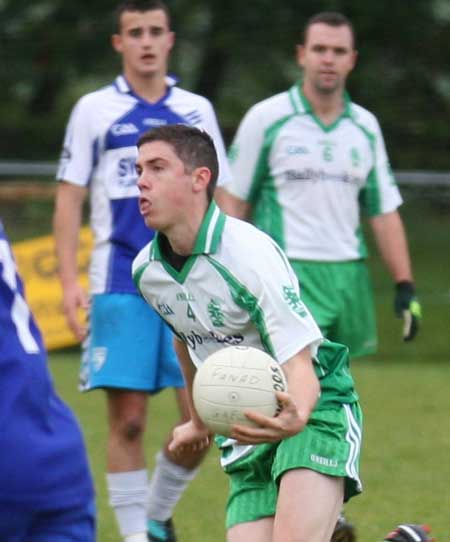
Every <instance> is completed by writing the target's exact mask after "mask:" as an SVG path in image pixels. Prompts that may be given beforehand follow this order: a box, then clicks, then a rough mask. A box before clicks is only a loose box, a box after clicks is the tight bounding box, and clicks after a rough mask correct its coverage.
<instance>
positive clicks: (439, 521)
mask: <svg viewBox="0 0 450 542" xmlns="http://www.w3.org/2000/svg"><path fill="white" fill-rule="evenodd" d="M403 214H404V217H405V223H406V226H407V230H408V236H409V240H410V247H411V253H412V257H413V260H414V267H415V275H416V282H417V285H418V288H419V295H420V299H421V302H422V306H423V313H424V319H423V324H422V328H421V332H420V336H419V337H418V338H417V340H416V341H414V342H413V343H410V344H404V343H402V342H401V340H400V322H399V321H398V320H396V319H395V318H394V316H393V311H392V303H393V287H392V284H391V281H390V279H389V278H388V277H387V275H386V273H385V272H384V271H383V269H382V267H381V265H380V264H379V262H378V260H377V258H373V262H372V263H371V267H372V270H373V277H374V285H375V293H376V299H377V311H378V321H379V336H380V348H379V352H378V354H377V355H375V356H372V357H370V358H365V359H359V360H355V361H354V362H353V374H354V376H355V380H356V383H357V388H358V391H359V393H360V396H361V403H362V406H363V409H364V414H365V435H364V437H365V438H364V446H363V455H362V477H363V481H364V484H365V491H364V493H363V494H362V495H361V496H360V497H358V498H355V499H353V500H352V501H351V502H350V503H349V504H348V505H347V506H346V515H347V516H348V518H349V519H350V520H351V521H353V522H354V523H355V524H356V526H357V530H358V535H359V536H358V542H376V541H379V540H382V538H383V535H384V534H386V533H387V532H388V531H389V530H390V529H391V528H393V527H394V526H395V525H397V524H398V523H400V522H411V523H420V522H427V523H429V524H430V525H431V526H432V529H433V534H434V535H435V536H436V537H437V538H438V540H440V541H442V542H443V541H446V540H450V521H449V511H450V489H449V483H448V481H449V480H450V461H449V460H448V457H449V454H450V431H449V429H448V428H449V423H450V338H449V331H448V330H449V322H450V273H449V269H450V250H449V239H450V216H449V214H450V213H448V204H447V210H446V213H442V212H439V210H438V209H436V208H435V207H434V208H432V207H431V206H430V205H429V203H428V202H422V201H419V200H417V199H412V200H411V202H410V203H408V204H407V205H405V208H404V211H403ZM7 226H8V225H7ZM7 229H8V231H9V232H11V227H9V228H7ZM12 236H13V237H14V238H15V239H20V238H22V235H21V233H20V232H18V231H17V229H16V231H15V232H13V235H12ZM78 357H79V355H78V352H77V351H74V350H70V351H63V352H58V353H52V354H51V356H50V366H51V370H52V372H53V375H54V378H55V382H56V386H57V388H58V390H59V392H60V394H61V395H62V396H63V398H64V399H65V400H66V401H67V402H68V403H69V404H70V405H71V406H72V407H73V409H74V411H75V412H76V414H77V415H78V417H79V419H80V422H81V425H82V427H83V430H84V434H85V437H86V441H87V446H88V450H89V455H90V459H91V465H92V470H93V473H94V477H95V481H96V486H97V492H98V528H99V536H98V540H99V542H116V541H119V540H120V537H119V535H118V532H117V529H116V525H115V521H114V518H113V516H112V513H111V511H110V509H109V507H108V505H107V496H106V488H105V476H104V472H105V457H104V456H105V454H104V450H105V439H106V424H105V419H106V415H105V405H104V398H103V395H102V393H98V392H97V393H96V392H94V393H90V394H85V395H81V394H79V393H78V391H77V390H76V381H77V372H78ZM174 420H175V412H174V401H172V396H171V392H170V391H166V392H163V393H162V394H160V395H159V396H157V397H155V398H154V399H152V401H151V406H150V420H149V425H148V432H147V442H148V460H149V466H150V468H151V467H152V465H153V457H154V455H155V453H156V451H157V448H158V447H159V444H160V443H161V442H162V440H163V438H164V436H165V434H166V432H167V429H168V427H169V426H170V425H171V424H172V423H173V422H174ZM226 492H227V481H226V477H225V475H224V474H223V473H222V472H221V470H220V468H219V466H218V454H217V452H216V450H213V451H211V452H210V454H209V456H208V458H207V460H206V462H205V464H204V466H203V468H202V470H201V472H200V474H199V476H198V477H197V479H196V480H195V481H194V482H193V483H192V484H191V486H190V487H189V489H188V491H187V493H186V494H185V497H184V498H183V500H182V501H181V503H180V505H179V506H178V508H177V511H176V515H175V520H176V525H177V530H178V532H179V539H180V542H198V541H201V542H209V541H211V542H218V541H223V540H225V537H224V528H223V509H224V505H225V498H226Z"/></svg>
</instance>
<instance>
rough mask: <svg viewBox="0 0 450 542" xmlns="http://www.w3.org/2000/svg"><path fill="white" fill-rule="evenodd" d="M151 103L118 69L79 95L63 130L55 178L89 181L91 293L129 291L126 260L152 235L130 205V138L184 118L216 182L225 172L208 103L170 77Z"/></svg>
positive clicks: (133, 190) (134, 202)
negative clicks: (206, 140)
mask: <svg viewBox="0 0 450 542" xmlns="http://www.w3.org/2000/svg"><path fill="white" fill-rule="evenodd" d="M167 81H168V87H167V92H166V94H165V95H164V96H163V97H162V98H161V99H160V100H159V101H158V102H156V103H153V104H152V103H149V102H147V101H146V100H144V99H142V98H141V97H139V96H137V95H136V94H135V93H134V92H133V90H132V89H131V88H130V86H129V85H128V83H127V81H126V79H125V78H124V77H123V76H119V77H117V78H116V80H115V81H114V82H113V83H112V84H111V85H109V86H107V87H105V88H102V89H99V90H97V91H95V92H92V93H90V94H87V95H85V96H83V97H82V98H81V99H80V100H79V101H78V102H77V104H76V105H75V107H74V109H73V111H72V115H71V117H70V120H69V124H68V126H67V130H66V136H65V140H64V148H63V152H62V155H61V159H60V164H59V169H58V172H57V178H58V179H59V180H64V181H67V182H70V183H73V184H76V185H79V186H86V187H87V186H89V189H90V204H91V228H92V231H93V234H94V238H95V246H94V252H93V255H92V260H91V268H90V283H91V291H92V293H105V292H128V293H135V292H136V288H135V286H134V284H133V281H132V279H131V264H132V261H133V259H134V258H135V256H136V255H137V253H138V252H139V250H140V249H141V248H142V247H143V246H144V245H145V244H146V243H148V242H149V241H150V240H151V239H152V238H153V235H154V232H152V231H151V230H149V229H148V228H147V226H146V225H145V224H144V221H143V219H142V217H141V215H140V214H139V210H138V195H139V191H138V188H137V185H136V182H137V174H136V171H135V162H136V157H137V149H136V143H137V140H138V138H139V136H140V135H141V134H142V133H143V132H146V131H147V130H149V129H151V128H154V127H156V126H161V125H165V124H179V123H182V124H189V125H192V126H196V127H198V128H202V129H204V130H206V131H207V132H208V133H209V134H210V136H211V137H212V138H213V140H214V143H215V145H216V149H217V153H218V156H219V168H220V172H219V181H218V184H224V183H225V182H228V180H229V177H230V172H229V167H228V163H227V158H226V153H225V148H224V144H223V140H222V136H221V134H220V129H219V126H218V123H217V119H216V116H215V113H214V109H213V107H212V105H211V103H210V102H209V101H208V100H207V99H206V98H204V97H202V96H199V95H198V94H193V93H192V92H188V91H186V90H183V89H180V88H178V87H176V86H175V85H174V80H172V79H170V78H168V79H167Z"/></svg>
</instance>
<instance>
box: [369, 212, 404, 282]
mask: <svg viewBox="0 0 450 542" xmlns="http://www.w3.org/2000/svg"><path fill="white" fill-rule="evenodd" d="M370 225H371V227H372V230H373V233H374V236H375V240H376V243H377V247H378V250H379V252H380V254H381V257H382V258H383V261H384V263H385V265H386V267H387V268H388V270H389V272H390V274H391V275H392V278H393V279H394V282H400V281H404V280H407V281H412V271H411V262H410V258H409V251H408V244H407V240H406V234H405V229H404V227H403V222H402V219H401V217H400V215H399V213H398V211H392V212H390V213H384V214H381V215H378V216H375V217H373V218H372V219H371V220H370Z"/></svg>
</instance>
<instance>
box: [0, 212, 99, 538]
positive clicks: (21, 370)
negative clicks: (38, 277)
mask: <svg viewBox="0 0 450 542" xmlns="http://www.w3.org/2000/svg"><path fill="white" fill-rule="evenodd" d="M0 448H1V453H0V540H2V542H34V541H36V542H38V541H41V540H45V541H46V542H94V540H95V510H94V490H93V486H92V480H91V475H90V473H89V468H88V461H87V457H86V451H85V448H84V444H83V440H82V436H81V431H80V429H79V427H78V423H77V421H76V419H75V417H74V415H73V414H72V412H71V411H70V409H69V408H68V407H67V405H65V404H64V403H63V401H61V399H60V398H59V397H58V395H57V393H56V391H55V388H54V386H53V382H52V379H51V376H50V373H49V371H48V367H47V354H46V351H45V348H44V345H43V342H42V337H41V334H40V332H39V329H38V328H37V325H36V322H35V320H34V318H33V315H32V314H31V312H30V309H29V307H28V304H27V302H26V299H25V293H24V287H23V284H22V280H21V278H20V276H19V274H18V271H17V267H16V263H15V261H14V257H13V254H12V251H11V247H10V244H9V241H8V239H7V237H6V234H5V231H4V229H3V225H2V223H1V221H0Z"/></svg>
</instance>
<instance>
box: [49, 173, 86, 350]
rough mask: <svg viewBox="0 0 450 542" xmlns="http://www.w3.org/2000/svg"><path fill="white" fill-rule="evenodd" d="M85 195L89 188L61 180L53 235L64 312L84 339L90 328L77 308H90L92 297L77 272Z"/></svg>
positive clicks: (71, 325)
mask: <svg viewBox="0 0 450 542" xmlns="http://www.w3.org/2000/svg"><path fill="white" fill-rule="evenodd" d="M86 194H87V189H86V188H84V187H80V186H76V185H74V184H71V183H68V182H63V181H62V182H60V183H58V188H57V191H56V201H55V212H54V216H53V235H54V238H55V248H56V256H57V259H58V272H59V276H60V280H61V285H62V289H63V309H64V314H65V315H66V319H67V323H68V324H69V327H70V329H71V330H72V331H73V333H74V334H75V336H76V337H77V339H78V340H83V339H84V338H85V336H86V333H87V329H86V326H85V325H84V324H83V323H82V322H80V320H79V318H78V314H77V311H78V309H79V308H81V309H83V310H87V309H88V308H89V297H88V295H87V293H86V292H85V290H84V289H83V288H81V286H80V285H79V283H78V273H77V249H78V235H79V231H80V227H81V218H82V209H83V202H84V199H85V197H86Z"/></svg>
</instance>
